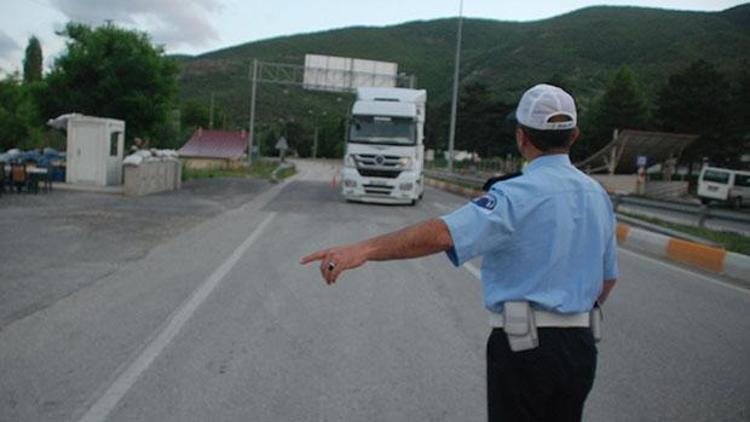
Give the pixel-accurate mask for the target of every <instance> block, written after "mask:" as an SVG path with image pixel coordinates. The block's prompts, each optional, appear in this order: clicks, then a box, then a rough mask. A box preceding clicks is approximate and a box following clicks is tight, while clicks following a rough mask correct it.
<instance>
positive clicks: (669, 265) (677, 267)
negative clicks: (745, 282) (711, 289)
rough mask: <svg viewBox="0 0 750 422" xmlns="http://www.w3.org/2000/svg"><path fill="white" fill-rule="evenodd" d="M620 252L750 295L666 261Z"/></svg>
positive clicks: (743, 289)
mask: <svg viewBox="0 0 750 422" xmlns="http://www.w3.org/2000/svg"><path fill="white" fill-rule="evenodd" d="M618 250H619V251H620V252H624V253H625V254H626V255H630V256H633V257H636V258H640V259H643V260H646V261H650V262H652V263H654V264H657V265H661V266H662V267H666V268H669V269H670V270H673V271H677V272H679V273H683V274H687V275H690V276H692V277H696V278H700V279H702V280H704V281H707V282H709V283H712V284H715V285H717V286H721V287H726V288H728V289H731V290H734V291H737V292H742V293H745V294H750V290H748V289H745V288H742V287H738V286H735V285H733V284H729V283H728V282H726V281H722V280H719V279H715V278H712V277H708V276H706V275H703V274H700V273H696V272H693V271H690V270H686V269H684V268H682V267H679V266H677V265H674V264H670V263H668V262H664V261H661V260H659V259H656V258H652V257H650V256H646V255H641V254H639V253H637V252H633V251H629V250H627V249H624V248H618Z"/></svg>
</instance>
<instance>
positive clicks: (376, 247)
mask: <svg viewBox="0 0 750 422" xmlns="http://www.w3.org/2000/svg"><path fill="white" fill-rule="evenodd" d="M452 246H453V239H451V235H450V232H449V231H448V226H446V225H445V223H444V222H443V220H440V219H432V220H427V221H425V222H422V223H418V224H415V225H413V226H409V227H406V228H404V229H401V230H398V231H395V232H392V233H388V234H384V235H382V236H378V237H374V238H372V239H368V240H363V241H361V242H357V243H352V244H350V245H344V246H336V247H333V248H327V249H322V250H319V251H317V252H315V253H312V254H310V255H307V256H306V257H304V258H302V259H301V260H300V263H301V264H307V263H310V262H312V261H320V274H321V275H322V276H323V279H324V280H325V282H326V283H327V284H333V283H335V282H336V279H337V278H338V276H339V275H340V274H341V273H342V272H344V271H345V270H348V269H352V268H357V267H359V266H361V265H362V264H364V263H365V262H367V261H387V260H392V259H407V258H418V257H420V256H426V255H432V254H434V253H437V252H442V251H445V250H448V249H449V248H451V247H452Z"/></svg>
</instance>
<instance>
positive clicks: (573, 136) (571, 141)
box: [568, 126, 581, 148]
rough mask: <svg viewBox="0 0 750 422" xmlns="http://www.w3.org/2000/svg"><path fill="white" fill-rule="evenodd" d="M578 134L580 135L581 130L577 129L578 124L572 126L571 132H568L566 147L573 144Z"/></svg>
mask: <svg viewBox="0 0 750 422" xmlns="http://www.w3.org/2000/svg"><path fill="white" fill-rule="evenodd" d="M579 136H581V130H580V129H578V126H576V127H574V128H573V133H571V134H570V143H569V144H568V148H570V147H572V146H573V144H575V143H576V141H577V140H578V137H579Z"/></svg>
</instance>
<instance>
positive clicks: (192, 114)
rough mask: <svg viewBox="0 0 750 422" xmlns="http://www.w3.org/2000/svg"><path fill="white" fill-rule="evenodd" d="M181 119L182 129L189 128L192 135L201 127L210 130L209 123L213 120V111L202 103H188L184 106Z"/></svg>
mask: <svg viewBox="0 0 750 422" xmlns="http://www.w3.org/2000/svg"><path fill="white" fill-rule="evenodd" d="M180 117H181V119H182V127H184V128H187V129H188V130H189V131H190V132H191V133H192V132H193V130H195V129H196V128H199V127H202V128H206V129H208V123H209V121H210V120H211V109H210V108H209V107H208V106H207V105H206V104H204V103H202V102H199V101H187V102H185V103H183V104H182V108H181V110H180Z"/></svg>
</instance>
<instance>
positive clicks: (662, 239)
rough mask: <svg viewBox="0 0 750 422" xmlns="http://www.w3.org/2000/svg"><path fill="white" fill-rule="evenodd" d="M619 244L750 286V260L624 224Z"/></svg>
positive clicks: (435, 183)
mask: <svg viewBox="0 0 750 422" xmlns="http://www.w3.org/2000/svg"><path fill="white" fill-rule="evenodd" d="M425 184H426V185H427V186H432V187H434V188H437V189H442V190H445V191H449V192H453V193H456V194H458V195H461V196H465V197H469V198H472V197H476V196H480V195H482V191H480V190H478V189H470V188H465V187H463V186H458V185H455V184H453V183H448V182H444V181H442V180H435V179H425ZM617 244H618V245H620V246H628V247H630V248H633V249H636V250H640V251H643V252H646V253H649V254H651V255H656V256H660V257H664V258H667V259H669V260H671V261H675V262H679V263H681V264H686V265H689V266H692V267H697V268H700V269H703V270H706V271H710V272H713V273H716V274H724V275H726V276H729V277H732V278H735V279H738V280H743V281H747V282H750V256H746V255H742V254H738V253H734V252H727V251H726V250H725V249H722V248H717V247H713V246H706V245H702V244H700V243H695V242H689V241H687V240H682V239H678V238H675V237H670V236H666V235H663V234H658V233H653V232H650V231H647V230H643V229H640V228H636V227H631V226H629V225H627V224H622V223H617Z"/></svg>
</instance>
